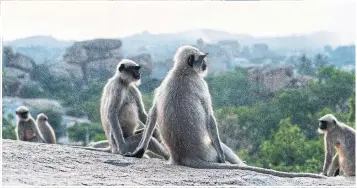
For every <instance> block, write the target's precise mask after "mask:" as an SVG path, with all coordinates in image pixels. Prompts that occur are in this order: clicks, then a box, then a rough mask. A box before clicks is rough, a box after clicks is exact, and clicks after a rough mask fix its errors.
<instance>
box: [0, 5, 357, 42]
mask: <svg viewBox="0 0 357 188" xmlns="http://www.w3.org/2000/svg"><path fill="white" fill-rule="evenodd" d="M355 14H356V3H355V1H351V0H343V1H342V0H341V1H332V2H331V1H328V2H326V1H310V0H309V1H304V2H301V1H300V2H298V1H288V2H282V1H279V2H278V1H274V2H267V1H266V2H197V1H196V2H192V1H191V2H172V1H171V2H118V1H117V2H113V1H105V2H94V1H89V2H83V1H82V2H80V1H79V2H78V1H77V2H75V1H65V2H26V1H20V2H18V1H7V2H1V23H2V36H3V37H4V40H14V39H17V38H23V37H27V36H31V35H52V36H54V37H55V38H58V39H62V40H84V39H92V38H97V37H103V38H112V37H123V36H128V35H131V34H134V33H139V32H142V31H145V30H147V31H149V32H151V33H172V32H178V31H185V30H191V29H196V28H211V29H217V30H223V31H228V32H231V33H237V34H249V35H253V36H282V35H284V36H285V35H292V34H307V33H312V32H316V31H322V30H324V31H330V32H336V33H338V34H339V35H340V36H341V40H343V41H350V42H352V41H354V39H355V31H356V30H355V27H356V26H355V22H356V15H355Z"/></svg>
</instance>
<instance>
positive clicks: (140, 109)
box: [132, 88, 148, 124]
mask: <svg viewBox="0 0 357 188" xmlns="http://www.w3.org/2000/svg"><path fill="white" fill-rule="evenodd" d="M132 91H133V92H132V96H133V97H134V98H135V102H136V106H137V107H138V114H139V119H140V121H141V122H143V123H144V124H145V123H146V120H147V117H148V115H147V114H146V110H145V107H144V103H143V100H142V96H141V94H140V91H138V89H137V88H133V90H132Z"/></svg>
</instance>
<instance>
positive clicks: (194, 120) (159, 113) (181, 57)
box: [126, 46, 324, 178]
mask: <svg viewBox="0 0 357 188" xmlns="http://www.w3.org/2000/svg"><path fill="white" fill-rule="evenodd" d="M206 55H207V54H206V53H203V52H201V51H199V50H198V49H197V48H194V47H192V46H182V47H180V48H179V49H178V50H177V52H176V54H175V57H174V66H173V68H172V69H171V70H170V71H169V73H168V75H167V76H166V77H165V79H164V80H163V81H162V83H161V85H160V86H159V87H158V88H157V90H156V93H155V98H154V102H153V106H152V107H151V109H150V111H149V115H148V120H147V122H146V123H147V127H146V129H145V136H144V137H143V139H142V140H141V142H140V144H139V146H138V148H137V149H136V150H135V151H134V152H133V153H127V154H126V155H127V156H134V157H142V156H143V154H144V153H145V150H146V148H147V146H148V141H149V140H150V137H151V135H152V133H153V131H154V128H155V124H156V122H158V126H159V127H158V128H159V132H160V134H161V136H162V139H163V141H164V143H165V145H166V146H167V148H168V150H169V153H170V163H171V164H178V165H183V166H189V167H193V168H205V169H242V170H251V171H256V172H260V173H266V174H272V175H277V176H282V177H315V178H323V177H324V176H321V175H317V174H309V173H285V172H279V171H275V170H269V169H263V168H256V167H251V166H247V165H245V164H244V163H243V162H242V161H241V160H240V159H239V157H238V156H237V155H235V154H234V152H233V151H232V150H231V149H230V148H229V147H227V146H226V145H225V144H223V143H222V142H221V141H220V138H219V133H218V128H217V123H216V119H215V117H214V114H213V109H212V102H211V95H210V93H209V89H208V86H207V83H206V81H205V80H204V79H203V77H204V76H205V75H206V72H207V64H206V62H205V60H204V58H205V57H206ZM226 161H227V162H230V163H232V164H227V163H225V162H226Z"/></svg>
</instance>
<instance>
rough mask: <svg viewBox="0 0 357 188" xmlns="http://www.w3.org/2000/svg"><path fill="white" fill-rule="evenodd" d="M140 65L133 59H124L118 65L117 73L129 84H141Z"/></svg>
mask: <svg viewBox="0 0 357 188" xmlns="http://www.w3.org/2000/svg"><path fill="white" fill-rule="evenodd" d="M140 68H141V67H140V65H138V64H136V63H135V62H134V61H132V60H128V59H123V60H122V61H121V62H120V63H119V64H118V66H117V73H118V74H119V76H120V78H121V79H122V80H123V81H124V82H125V83H128V84H131V83H135V84H136V85H139V84H140V71H139V70H140Z"/></svg>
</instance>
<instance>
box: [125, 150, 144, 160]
mask: <svg viewBox="0 0 357 188" xmlns="http://www.w3.org/2000/svg"><path fill="white" fill-rule="evenodd" d="M144 154H145V150H144V148H137V149H136V150H135V151H134V152H127V153H125V154H124V156H125V157H136V158H142V157H143V156H144Z"/></svg>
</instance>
